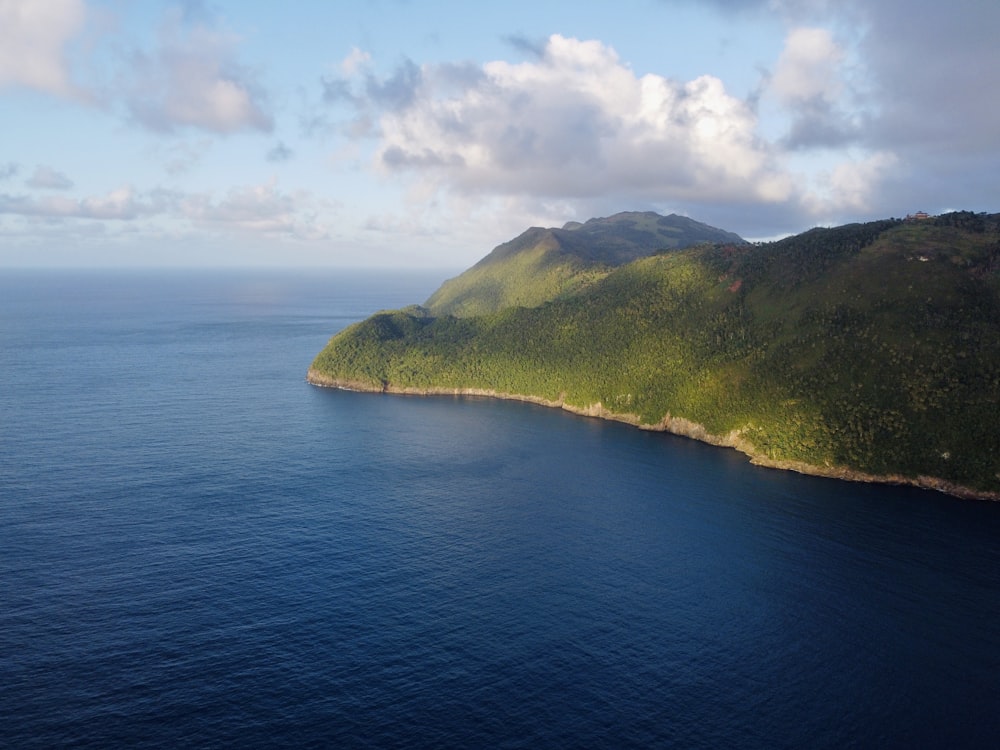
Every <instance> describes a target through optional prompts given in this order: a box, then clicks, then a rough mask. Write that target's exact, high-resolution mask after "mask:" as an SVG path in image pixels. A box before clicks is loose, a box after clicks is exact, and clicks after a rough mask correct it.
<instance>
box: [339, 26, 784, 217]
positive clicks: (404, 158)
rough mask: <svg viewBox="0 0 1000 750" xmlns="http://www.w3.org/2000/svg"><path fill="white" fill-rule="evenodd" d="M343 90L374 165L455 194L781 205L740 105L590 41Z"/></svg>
mask: <svg viewBox="0 0 1000 750" xmlns="http://www.w3.org/2000/svg"><path fill="white" fill-rule="evenodd" d="M351 95H352V96H354V97H355V98H357V99H358V100H359V101H362V102H363V103H364V105H365V106H366V107H369V108H371V109H372V110H374V111H377V113H378V115H377V117H378V133H379V136H380V145H379V148H378V150H377V164H378V166H379V168H381V169H382V170H383V171H385V172H387V173H402V172H408V173H416V174H418V175H420V176H422V177H423V178H424V179H426V180H429V181H431V182H434V183H435V184H437V185H438V186H440V187H444V188H446V189H449V190H452V191H455V192H458V193H467V192H473V193H481V194H499V195H505V194H506V195H520V194H527V195H535V196H539V197H549V198H551V197H562V198H566V197H575V198H587V197H593V196H596V195H607V194H622V193H624V194H632V195H636V194H642V195H643V196H645V197H646V198H647V199H656V200H683V201H692V200H708V199H711V200H722V199H727V198H729V199H733V198H736V199H739V200H746V201H750V202H754V201H758V202H771V201H782V200H787V199H788V198H789V196H790V194H791V189H792V185H791V182H790V180H789V178H788V176H787V175H786V174H785V173H784V172H783V171H782V169H781V166H780V164H779V163H778V162H777V160H776V159H775V154H774V153H773V151H772V150H771V149H770V148H769V147H768V146H767V144H765V143H763V142H762V141H761V140H760V139H759V138H758V137H757V136H756V134H755V130H756V126H757V122H756V116H755V114H754V112H753V111H752V110H751V108H750V107H749V106H748V105H747V104H746V103H745V102H743V101H741V100H740V99H737V98H736V97H734V96H732V95H730V94H729V93H727V91H726V89H725V87H724V85H723V84H722V82H721V81H720V80H719V79H717V78H714V77H712V76H702V77H699V78H697V79H695V80H693V81H688V82H680V81H675V80H671V79H669V78H665V77H662V76H658V75H645V76H641V77H640V76H637V75H636V74H635V73H634V72H633V71H632V70H631V68H629V67H628V66H627V65H626V64H625V63H623V62H622V61H621V60H620V59H619V58H618V55H617V53H616V52H615V51H614V49H612V48H611V47H609V46H606V45H604V44H602V43H601V42H598V41H580V40H577V39H572V38H567V37H563V36H560V35H553V36H552V37H550V38H549V40H548V42H547V44H546V46H545V49H544V53H543V54H542V55H541V56H540V57H539V58H538V59H536V60H532V61H530V62H524V63H519V64H511V63H508V62H503V61H496V62H490V63H487V64H486V65H484V66H482V68H481V69H478V70H475V71H471V70H469V68H468V66H454V65H452V66H423V67H420V68H417V67H416V66H414V65H412V64H406V65H404V66H401V67H400V69H398V70H397V71H396V72H395V73H394V74H393V75H392V76H390V77H389V78H387V79H386V80H384V81H381V82H373V81H372V80H371V77H370V74H369V75H368V76H367V77H366V78H365V79H364V80H363V81H361V82H360V84H358V83H355V84H354V88H353V89H351Z"/></svg>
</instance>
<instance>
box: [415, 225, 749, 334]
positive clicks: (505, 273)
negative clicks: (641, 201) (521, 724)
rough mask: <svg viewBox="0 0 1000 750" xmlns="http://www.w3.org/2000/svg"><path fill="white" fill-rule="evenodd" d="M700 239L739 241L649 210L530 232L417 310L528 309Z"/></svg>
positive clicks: (449, 312)
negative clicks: (649, 256) (631, 263)
mask: <svg viewBox="0 0 1000 750" xmlns="http://www.w3.org/2000/svg"><path fill="white" fill-rule="evenodd" d="M701 242H731V243H736V244H742V243H744V242H745V240H744V239H743V238H741V237H740V236H739V235H737V234H734V233H732V232H727V231H725V230H722V229H717V228H716V227H712V226H709V225H707V224H702V223H701V222H697V221H695V220H693V219H690V218H688V217H684V216H678V215H677V214H670V215H669V216H661V215H659V214H657V213H655V212H652V211H643V212H640V211H624V212H621V213H617V214H613V215H612V216H607V217H600V218H593V219H589V220H588V221H586V222H584V223H580V222H567V223H566V224H564V225H563V226H562V227H561V228H557V227H548V228H543V227H530V228H528V229H526V230H525V231H524V232H522V233H521V234H520V235H518V236H517V237H515V238H513V239H512V240H509V241H507V242H504V243H502V244H500V245H497V246H496V247H495V248H494V249H493V250H492V251H491V252H490V253H488V254H487V255H486V256H484V257H483V258H482V259H481V260H479V261H478V262H477V263H475V264H474V265H473V266H472V267H471V268H469V269H468V270H466V271H464V272H463V273H462V274H460V275H459V276H456V277H455V278H453V279H449V280H447V281H445V282H444V283H443V284H442V285H441V287H440V288H439V289H438V290H437V291H436V292H434V294H432V295H431V297H430V298H428V300H427V301H426V302H425V303H424V306H425V307H426V308H427V309H428V310H429V311H430V312H431V313H432V314H434V315H460V316H470V315H482V314H485V313H491V312H496V311H498V310H501V309H503V308H504V307H510V306H515V305H516V306H524V307H533V306H535V305H538V304H541V303H543V302H545V301H548V300H549V299H552V298H555V297H558V296H560V295H563V294H572V293H575V292H577V291H579V289H580V288H581V287H583V286H586V285H587V284H590V283H593V282H594V281H595V280H597V279H599V278H603V276H605V275H607V273H609V272H610V271H611V269H613V268H616V267H618V266H621V265H624V264H625V263H629V262H631V261H634V260H637V259H639V258H642V257H646V256H648V255H652V254H655V253H658V252H665V251H669V250H677V249H683V248H685V247H690V246H692V245H694V244H698V243H701Z"/></svg>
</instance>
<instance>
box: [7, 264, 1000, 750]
mask: <svg viewBox="0 0 1000 750" xmlns="http://www.w3.org/2000/svg"><path fill="white" fill-rule="evenodd" d="M443 279H444V274H437V275H435V274H420V275H415V274H412V273H408V274H386V273H381V274H366V273H360V272H352V273H346V272H340V273H338V272H332V271H331V272H328V273H327V272H324V273H322V274H318V273H298V272H273V273H267V272H212V273H207V272H204V273H195V272H171V273H152V272H89V273H80V274H69V273H63V272H44V273H43V272H27V271H24V272H4V273H3V275H0V393H2V394H3V395H2V400H0V602H3V606H2V607H0V673H2V674H3V675H4V679H3V680H2V681H0V706H3V714H4V721H3V722H0V745H3V746H9V747H18V748H25V747H26V748H30V747H39V748H41V747H59V746H74V747H94V748H97V747H101V748H106V747H112V746H130V747H176V746H180V745H194V746H234V745H239V746H252V745H267V746H276V747H282V746H287V747H302V746H318V745H331V746H347V747H352V746H375V747H392V746H408V747H412V746H435V747H441V746H502V745H509V746H528V747H581V746H583V747H615V748H619V747H649V746H679V747H720V746H723V747H724V746H732V747H759V748H773V747H783V746H787V747H830V748H841V747H844V746H850V745H855V746H857V745H860V746H876V745H877V746H889V747H983V748H986V747H992V746H993V743H994V742H995V738H996V737H997V736H1000V687H998V683H997V680H996V675H997V674H1000V629H998V628H997V627H996V623H997V622H1000V541H998V540H1000V505H998V504H996V503H987V502H976V501H962V500H957V499H955V498H952V497H948V496H945V495H942V494H939V493H933V492H927V491H920V490H916V489H904V488H896V487H881V486H871V485H860V484H851V483H843V482H838V481H835V480H826V479H818V478H811V477H804V476H800V475H796V474H791V473H784V472H778V471H773V470H768V469H762V468H758V467H754V466H751V465H750V464H749V463H748V462H747V461H746V460H745V458H744V457H742V456H741V455H740V454H737V453H735V452H733V451H730V450H724V449H718V448H713V447H710V446H706V445H703V444H700V443H696V442H694V441H690V440H686V439H683V438H678V437H673V436H668V435H663V434H651V433H646V432H642V431H639V430H635V429H633V428H630V427H628V426H626V425H621V424H617V423H611V422H602V421H599V420H592V419H586V418H583V417H577V416H573V415H570V414H567V413H564V412H561V411H558V410H551V409H545V408H541V407H537V406H532V405H528V404H519V403H510V402H497V401H491V400H488V399H481V398H452V397H433V398H420V397H404V396H383V395H372V394H359V393H350V392H344V391H337V390H332V389H321V388H316V387H313V386H310V385H308V384H307V383H305V382H304V376H305V371H306V368H307V367H308V365H309V362H310V361H311V359H312V357H313V356H314V355H315V353H316V351H318V350H319V349H320V348H321V347H322V346H323V344H324V343H325V342H326V340H327V339H328V338H329V337H330V336H331V335H332V334H333V333H334V332H336V331H337V330H339V329H341V328H343V327H345V326H346V325H349V324H350V323H352V322H354V321H357V320H361V319H363V318H365V317H367V316H368V315H370V314H371V313H373V312H375V311H376V310H379V309H384V308H398V307H402V306H405V305H408V304H411V303H419V302H422V301H423V300H425V299H427V297H428V296H429V295H430V293H431V292H432V291H434V289H435V288H437V287H438V286H439V285H440V283H441V281H442V280H443Z"/></svg>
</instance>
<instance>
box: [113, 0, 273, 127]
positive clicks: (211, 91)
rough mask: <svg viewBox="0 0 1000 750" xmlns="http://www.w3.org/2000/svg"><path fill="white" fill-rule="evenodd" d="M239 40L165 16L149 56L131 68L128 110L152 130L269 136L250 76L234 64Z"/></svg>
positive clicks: (267, 121)
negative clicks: (243, 132) (248, 132)
mask: <svg viewBox="0 0 1000 750" xmlns="http://www.w3.org/2000/svg"><path fill="white" fill-rule="evenodd" d="M236 42H237V39H236V38H235V37H233V36H231V35H227V34H223V33H220V32H216V31H212V30H210V29H208V28H206V27H204V26H194V27H189V26H185V25H184V24H183V23H181V18H180V16H179V15H178V14H177V13H176V12H175V13H169V14H168V15H167V17H166V19H165V20H164V22H163V25H162V27H161V29H160V35H159V44H158V47H157V49H156V50H154V51H153V53H152V54H150V55H147V54H144V53H140V52H136V53H135V55H134V56H133V59H132V60H131V63H130V72H129V76H128V83H127V86H126V88H127V90H128V93H127V96H126V104H127V106H128V108H129V111H130V112H131V113H132V116H133V117H134V118H135V119H136V120H137V121H139V122H140V123H142V124H143V125H145V126H146V127H148V128H150V129H152V130H158V131H165V132H169V131H172V130H174V129H176V128H178V127H192V128H200V129H204V130H209V131H213V132H216V133H233V132H236V131H239V130H262V131H270V130H271V129H272V128H273V124H274V123H273V120H272V117H271V115H270V113H269V112H268V111H267V106H266V104H267V103H266V98H265V96H264V93H263V90H262V88H261V87H260V86H259V85H258V84H257V82H256V80H255V78H254V74H253V73H252V71H250V70H248V69H247V68H245V67H244V66H242V65H240V64H239V63H237V61H236V58H235V46H236Z"/></svg>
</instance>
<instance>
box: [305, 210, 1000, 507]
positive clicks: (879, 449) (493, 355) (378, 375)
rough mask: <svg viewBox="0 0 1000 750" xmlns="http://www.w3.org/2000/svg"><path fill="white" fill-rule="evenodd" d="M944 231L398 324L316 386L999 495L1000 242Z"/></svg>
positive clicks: (737, 259) (828, 234)
mask: <svg viewBox="0 0 1000 750" xmlns="http://www.w3.org/2000/svg"><path fill="white" fill-rule="evenodd" d="M966 218H968V217H966ZM948 221H949V220H948V219H943V220H942V221H941V222H939V223H937V224H932V223H924V224H920V225H915V224H909V223H906V224H902V223H899V222H894V221H886V222H876V223H872V224H867V225H853V226H847V227H840V228H837V229H832V230H814V231H812V232H808V233H805V234H803V235H799V236H798V237H795V238H791V239H789V240H784V241H781V242H778V243H771V244H768V245H764V246H758V247H750V246H715V247H711V248H707V247H701V248H696V249H692V250H687V251H681V252H674V253H670V254H665V255H660V256H655V257H651V258H644V259H640V260H638V261H635V262H633V263H630V264H628V265H626V266H623V267H621V268H618V269H616V270H614V271H613V272H611V273H609V274H608V275H607V276H606V277H605V278H603V279H602V280H600V281H599V282H597V283H594V284H593V285H591V286H588V287H585V288H583V289H582V290H581V291H580V292H579V293H577V294H575V295H572V296H565V297H561V298H559V299H555V300H553V301H551V302H549V303H547V304H544V305H542V306H540V307H535V308H507V309H504V310H502V311H500V312H497V313H493V314H490V315H483V316H478V317H470V318H455V317H451V316H439V317H429V316H425V317H422V316H420V315H414V314H409V313H406V312H395V313H384V314H380V315H377V316H374V317H373V318H371V319H369V320H368V321H365V322H363V323H360V324H358V325H356V326H353V327H352V328H350V329H348V330H346V331H344V332H342V333H341V334H339V335H338V336H336V337H334V338H333V339H332V340H331V342H330V344H329V345H328V346H327V348H326V349H324V350H323V352H321V353H320V354H319V356H318V357H317V358H316V361H315V362H314V363H313V376H314V378H316V379H323V378H326V379H327V380H329V381H336V382H341V383H350V384H353V385H355V386H359V387H366V388H375V389H382V388H384V387H391V388H396V389H402V388H416V389H420V388H427V389H433V388H455V389H481V390H486V391H496V392H499V393H507V394H527V395H532V396H537V397H541V398H545V399H548V400H552V401H564V402H565V403H567V404H568V405H570V406H575V407H579V408H587V407H589V406H591V405H593V404H596V403H600V404H601V405H602V407H603V408H604V409H606V410H610V411H612V412H615V413H618V414H623V415H634V418H635V420H636V421H638V422H641V423H644V424H649V425H654V424H657V423H660V422H661V421H662V420H663V418H664V417H665V415H672V416H674V417H683V418H685V419H687V420H691V421H693V422H696V423H699V424H701V425H704V426H705V428H706V429H707V430H708V431H709V432H710V433H713V434H715V435H726V434H730V433H733V432H734V431H735V432H736V433H738V434H739V435H740V438H741V439H742V440H743V441H747V442H748V443H749V444H750V446H752V447H749V450H750V452H752V453H754V454H755V455H757V456H760V457H762V458H764V459H766V460H769V461H772V462H778V463H780V462H803V463H805V464H809V465H811V466H815V467H846V468H848V469H851V470H854V471H858V472H864V473H867V474H873V475H898V476H901V477H907V478H914V479H915V478H917V477H919V476H922V475H928V476H932V477H938V478H941V479H943V480H946V481H947V482H951V483H955V484H957V485H961V486H965V487H969V488H973V489H975V490H977V491H981V492H1000V427H998V424H997V416H998V412H1000V409H998V405H1000V336H998V333H1000V276H998V269H1000V234H998V233H997V231H996V228H995V226H994V225H993V224H991V225H990V226H989V227H987V228H986V231H970V229H969V228H968V227H963V228H960V227H955V226H948V225H947V224H948ZM970 221H971V220H970ZM957 223H961V222H957ZM971 226H972V229H973V230H975V229H976V228H977V227H976V225H975V221H972V222H971Z"/></svg>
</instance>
